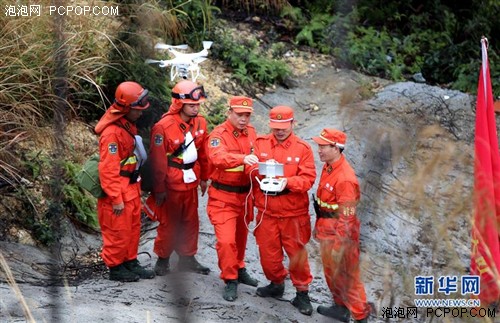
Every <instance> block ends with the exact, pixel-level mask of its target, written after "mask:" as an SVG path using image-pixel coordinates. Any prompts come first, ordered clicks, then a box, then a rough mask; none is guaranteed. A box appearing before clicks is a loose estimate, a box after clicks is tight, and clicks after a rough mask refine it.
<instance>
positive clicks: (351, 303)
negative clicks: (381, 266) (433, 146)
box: [313, 129, 370, 323]
mask: <svg viewBox="0 0 500 323" xmlns="http://www.w3.org/2000/svg"><path fill="white" fill-rule="evenodd" d="M346 139H347V136H346V134H345V133H343V132H342V131H339V130H335V129H323V131H322V132H321V134H320V136H319V137H313V140H314V141H315V142H316V143H317V144H318V147H319V148H318V149H319V158H320V160H321V161H322V162H324V163H325V164H324V166H323V170H322V172H321V177H320V180H319V185H318V191H317V194H316V200H315V201H314V208H315V210H316V213H317V214H316V215H317V221H316V226H315V238H316V239H317V240H319V242H320V249H321V259H322V262H323V270H324V272H325V278H326V283H327V285H328V287H329V289H330V291H331V293H332V295H333V301H334V305H332V306H330V307H327V306H323V305H320V306H318V313H320V314H322V315H325V316H328V317H331V318H334V319H337V320H339V321H342V322H348V321H349V318H350V315H351V314H352V316H353V317H354V319H355V322H363V323H364V322H368V316H369V314H370V306H369V305H368V303H367V302H366V292H365V288H364V286H363V283H362V282H361V279H360V270H359V219H358V218H357V216H356V205H357V203H358V201H359V198H360V191H359V184H358V180H357V178H356V174H355V173H354V170H353V169H352V167H351V165H349V162H348V161H347V160H346V159H345V157H344V155H343V153H342V152H343V151H344V147H345V143H346Z"/></svg>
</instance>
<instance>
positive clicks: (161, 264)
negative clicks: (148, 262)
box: [155, 257, 170, 276]
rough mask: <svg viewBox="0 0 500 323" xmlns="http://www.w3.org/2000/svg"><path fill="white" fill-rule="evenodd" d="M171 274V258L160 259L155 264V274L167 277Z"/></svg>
mask: <svg viewBox="0 0 500 323" xmlns="http://www.w3.org/2000/svg"><path fill="white" fill-rule="evenodd" d="M169 272H170V258H169V257H167V258H161V257H159V258H158V260H157V261H156V264H155V273H156V275H158V276H165V275H166V274H168V273H169Z"/></svg>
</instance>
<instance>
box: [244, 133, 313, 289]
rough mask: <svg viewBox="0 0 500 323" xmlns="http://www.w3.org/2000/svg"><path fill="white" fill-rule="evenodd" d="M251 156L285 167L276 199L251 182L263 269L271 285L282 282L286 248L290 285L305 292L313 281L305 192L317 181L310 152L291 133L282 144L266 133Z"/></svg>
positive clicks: (307, 146)
mask: <svg viewBox="0 0 500 323" xmlns="http://www.w3.org/2000/svg"><path fill="white" fill-rule="evenodd" d="M254 153H255V155H257V157H258V158H259V161H260V162H265V161H266V160H269V159H274V160H276V161H277V162H279V163H282V164H284V177H286V178H287V180H288V182H287V185H286V189H285V190H284V191H283V193H282V194H281V195H277V196H272V195H264V193H263V192H262V191H261V190H260V188H259V184H258V183H257V182H254V186H253V194H254V196H255V206H256V207H257V210H258V214H257V219H256V221H257V223H259V222H260V221H261V219H262V222H260V224H259V226H258V227H257V228H256V229H255V232H254V234H255V238H256V240H257V244H258V245H259V253H260V261H261V265H262V269H263V270H264V274H265V275H266V277H267V279H269V280H270V281H271V282H273V283H275V284H281V283H283V282H284V280H285V277H286V276H287V274H288V272H287V270H286V268H285V267H284V266H283V257H284V255H283V249H285V251H286V253H287V255H288V257H289V258H290V264H289V271H290V278H291V280H292V283H293V285H294V286H295V288H296V289H297V290H298V291H307V290H308V286H309V283H310V282H311V281H312V275H311V272H310V267H309V261H308V259H307V250H306V244H307V242H309V239H310V238H311V222H310V215H309V198H308V195H307V191H308V190H309V189H310V188H311V187H312V185H313V183H314V180H315V178H316V169H315V166H314V157H313V152H312V149H311V147H310V146H309V144H308V143H306V142H305V141H304V140H302V139H300V138H298V137H297V136H296V135H295V134H293V133H292V134H291V135H290V136H289V137H288V138H287V139H286V140H285V141H283V142H282V143H278V142H277V140H276V138H275V137H274V135H272V134H269V135H266V136H259V137H257V140H256V141H255V146H254ZM255 169H256V168H255V166H254V167H252V168H251V170H250V174H251V176H252V178H254V177H255V176H257V175H258V171H257V170H255ZM254 170H255V171H254ZM259 177H260V178H262V177H263V176H259Z"/></svg>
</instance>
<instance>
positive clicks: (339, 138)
mask: <svg viewBox="0 0 500 323" xmlns="http://www.w3.org/2000/svg"><path fill="white" fill-rule="evenodd" d="M312 139H313V140H314V141H315V142H316V143H317V144H318V145H336V146H338V147H340V148H344V145H345V142H346V140H347V135H346V134H345V133H343V132H342V131H340V130H336V129H327V128H325V129H323V131H321V134H320V135H319V137H313V138H312Z"/></svg>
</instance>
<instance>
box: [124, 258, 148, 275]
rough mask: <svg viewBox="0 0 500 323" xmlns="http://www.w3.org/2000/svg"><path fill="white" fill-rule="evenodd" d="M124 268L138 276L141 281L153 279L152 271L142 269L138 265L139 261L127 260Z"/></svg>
mask: <svg viewBox="0 0 500 323" xmlns="http://www.w3.org/2000/svg"><path fill="white" fill-rule="evenodd" d="M123 265H124V266H125V268H127V269H128V270H129V271H131V272H133V273H135V274H137V275H139V277H140V278H141V279H152V278H155V272H154V271H152V270H148V269H146V268H144V267H142V266H141V265H140V264H139V260H137V259H134V260H129V261H126V262H124V263H123Z"/></svg>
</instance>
